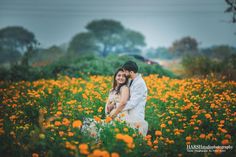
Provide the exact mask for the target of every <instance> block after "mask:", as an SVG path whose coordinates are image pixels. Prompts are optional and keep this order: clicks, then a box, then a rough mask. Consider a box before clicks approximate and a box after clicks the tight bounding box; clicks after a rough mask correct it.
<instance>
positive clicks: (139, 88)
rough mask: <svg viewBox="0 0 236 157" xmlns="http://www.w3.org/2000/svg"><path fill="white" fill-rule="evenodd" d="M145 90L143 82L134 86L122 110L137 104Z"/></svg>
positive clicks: (143, 95)
mask: <svg viewBox="0 0 236 157" xmlns="http://www.w3.org/2000/svg"><path fill="white" fill-rule="evenodd" d="M145 92H147V91H146V87H145V84H143V83H139V84H137V85H136V87H134V89H133V92H132V94H131V97H130V99H129V101H127V103H126V105H125V108H124V109H123V111H126V110H130V109H132V108H134V107H136V106H137V105H138V104H139V102H140V101H142V100H143V98H144V97H145Z"/></svg>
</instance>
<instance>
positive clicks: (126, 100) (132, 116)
mask: <svg viewBox="0 0 236 157" xmlns="http://www.w3.org/2000/svg"><path fill="white" fill-rule="evenodd" d="M146 98H147V87H146V84H145V81H144V80H143V78H142V76H141V74H139V73H138V66H137V64H136V63H135V62H133V61H128V62H126V63H125V64H124V65H123V66H122V68H119V69H118V70H117V71H116V73H115V74H114V80H113V87H112V89H111V90H110V93H109V96H108V100H107V103H106V106H105V113H106V115H107V116H110V117H111V118H113V119H120V120H123V121H125V122H126V123H127V124H128V125H129V126H130V127H132V128H138V130H139V132H140V133H141V134H142V135H144V136H145V135H146V134H147V131H148V123H147V122H146V121H145V119H144V118H145V105H146Z"/></svg>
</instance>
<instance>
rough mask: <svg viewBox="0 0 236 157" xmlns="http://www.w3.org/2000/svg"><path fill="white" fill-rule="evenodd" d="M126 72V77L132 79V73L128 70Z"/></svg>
mask: <svg viewBox="0 0 236 157" xmlns="http://www.w3.org/2000/svg"><path fill="white" fill-rule="evenodd" d="M124 72H125V75H126V76H127V77H128V78H130V77H131V74H130V71H128V70H124Z"/></svg>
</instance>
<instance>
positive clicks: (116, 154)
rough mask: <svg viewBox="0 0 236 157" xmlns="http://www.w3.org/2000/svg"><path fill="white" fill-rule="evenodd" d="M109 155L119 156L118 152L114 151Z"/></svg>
mask: <svg viewBox="0 0 236 157" xmlns="http://www.w3.org/2000/svg"><path fill="white" fill-rule="evenodd" d="M111 157H120V155H119V154H118V153H116V152H114V153H111Z"/></svg>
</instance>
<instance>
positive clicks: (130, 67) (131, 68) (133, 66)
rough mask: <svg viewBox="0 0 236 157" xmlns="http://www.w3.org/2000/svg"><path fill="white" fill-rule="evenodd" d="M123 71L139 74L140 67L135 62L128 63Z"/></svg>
mask: <svg viewBox="0 0 236 157" xmlns="http://www.w3.org/2000/svg"><path fill="white" fill-rule="evenodd" d="M122 68H123V69H125V70H128V71H133V72H134V73H137V72H138V66H137V64H136V63H135V62H133V61H127V62H126V63H125V64H124V65H123V66H122Z"/></svg>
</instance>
